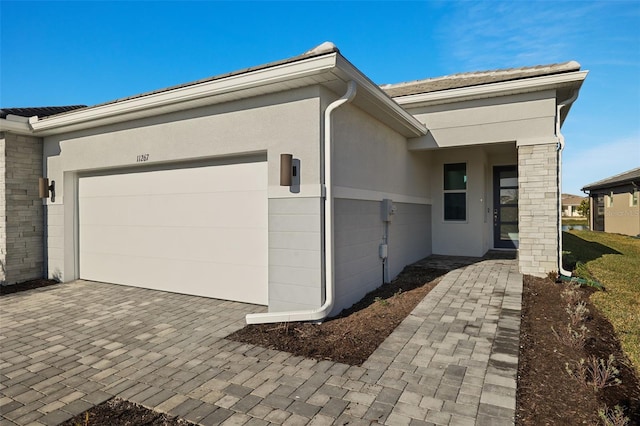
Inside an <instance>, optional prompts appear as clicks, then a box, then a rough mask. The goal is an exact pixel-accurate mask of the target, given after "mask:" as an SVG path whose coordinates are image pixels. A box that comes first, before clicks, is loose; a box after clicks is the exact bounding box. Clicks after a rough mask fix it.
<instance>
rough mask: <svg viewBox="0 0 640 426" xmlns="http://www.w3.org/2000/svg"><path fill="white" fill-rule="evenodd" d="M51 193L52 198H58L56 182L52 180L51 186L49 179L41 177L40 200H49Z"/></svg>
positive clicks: (39, 186) (39, 184) (39, 181)
mask: <svg viewBox="0 0 640 426" xmlns="http://www.w3.org/2000/svg"><path fill="white" fill-rule="evenodd" d="M49 192H51V196H52V197H55V196H56V181H55V180H52V181H51V185H49V179H47V178H45V177H41V178H39V179H38V193H39V195H40V198H49Z"/></svg>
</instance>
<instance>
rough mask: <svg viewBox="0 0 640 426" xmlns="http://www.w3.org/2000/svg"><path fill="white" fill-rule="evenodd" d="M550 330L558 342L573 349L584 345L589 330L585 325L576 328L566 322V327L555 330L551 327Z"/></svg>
mask: <svg viewBox="0 0 640 426" xmlns="http://www.w3.org/2000/svg"><path fill="white" fill-rule="evenodd" d="M551 331H552V332H553V335H554V336H556V339H558V341H559V342H560V343H562V344H563V345H565V346H569V347H570V348H574V349H582V348H584V345H585V343H586V342H587V333H588V332H589V330H588V329H587V327H585V326H584V325H582V326H580V327H579V328H578V329H577V330H576V329H574V328H573V327H572V325H571V323H569V324H567V327H566V328H561V329H559V330H557V331H556V329H555V328H553V327H551Z"/></svg>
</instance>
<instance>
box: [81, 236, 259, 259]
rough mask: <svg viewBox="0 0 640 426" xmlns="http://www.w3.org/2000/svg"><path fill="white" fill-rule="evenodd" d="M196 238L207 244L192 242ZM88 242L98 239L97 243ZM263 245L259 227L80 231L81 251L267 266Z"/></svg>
mask: <svg viewBox="0 0 640 426" xmlns="http://www.w3.org/2000/svg"><path fill="white" fill-rule="evenodd" d="M198 240H204V241H207V242H209V243H208V244H203V245H196V244H194V241H198ZM92 241H100V245H99V246H98V245H94V244H92V243H91V242H92ZM123 241H127V244H123ZM265 244H266V241H264V233H263V232H262V230H259V229H228V228H167V227H157V226H146V227H137V226H130V227H123V226H83V227H82V228H81V232H80V246H81V247H84V249H83V250H82V253H83V254H86V253H92V254H96V255H99V254H109V253H117V254H119V255H123V256H139V257H152V258H155V259H158V260H171V259H184V260H189V259H193V260H197V261H206V262H211V263H229V264H234V263H235V264H243V265H259V266H264V267H266V266H267V254H266V252H265V250H263V246H264V245H265ZM159 247H162V248H163V249H162V250H159V249H158V248H159Z"/></svg>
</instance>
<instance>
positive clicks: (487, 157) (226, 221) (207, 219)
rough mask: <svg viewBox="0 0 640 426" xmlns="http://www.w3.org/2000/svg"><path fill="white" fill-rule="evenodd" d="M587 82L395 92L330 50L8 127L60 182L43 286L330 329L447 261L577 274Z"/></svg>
mask: <svg viewBox="0 0 640 426" xmlns="http://www.w3.org/2000/svg"><path fill="white" fill-rule="evenodd" d="M586 75H587V72H586V71H581V70H580V66H579V64H578V63H576V62H567V63H563V64H554V65H547V66H536V67H528V68H517V69H508V70H497V71H488V72H477V73H467V74H458V75H452V76H447V77H441V78H435V79H428V80H421V81H415V82H408V83H400V84H392V85H384V86H378V85H377V84H375V83H373V82H372V81H371V80H370V79H369V78H368V77H367V76H366V75H365V74H363V73H362V72H361V71H360V70H358V69H357V68H356V67H355V66H354V65H352V64H351V63H350V62H349V61H348V60H347V59H346V58H345V57H344V56H343V55H342V54H341V53H340V52H339V51H338V49H337V48H336V47H335V46H333V45H332V44H331V43H325V44H323V45H321V46H319V47H317V48H315V49H313V50H311V51H309V52H306V53H305V54H303V55H300V56H297V57H293V58H289V59H286V60H283V61H279V62H274V63H270V64H267V65H263V66H258V67H254V68H250V69H246V70H241V71H237V72H233V73H230V74H225V75H222V76H216V77H212V78H208V79H204V80H200V81H196V82H193V83H188V84H184V85H181V86H178V87H171V88H167V89H162V90H158V91H155V92H151V93H145V94H142V95H137V96H132V97H130V98H126V99H118V100H116V101H113V102H109V103H106V104H102V105H96V106H91V107H87V108H81V109H76V110H73V111H69V112H65V113H62V114H57V115H53V116H49V117H31V118H29V119H28V120H25V119H23V118H16V117H12V116H7V117H6V118H4V119H2V120H1V121H0V131H2V135H3V139H2V140H3V141H6V140H9V139H12V138H14V139H16V140H19V141H20V142H19V144H32V145H34V146H41V147H42V151H41V154H40V155H38V154H37V152H36V151H38V150H35V151H34V153H32V154H31V155H32V156H33V157H34V162H33V164H32V165H31V167H33V173H30V174H29V176H28V177H27V176H26V175H25V176H24V179H25V180H26V181H28V185H33V187H34V188H35V187H36V185H37V184H38V182H37V180H36V179H35V176H36V175H39V174H41V175H42V177H45V178H47V179H48V180H49V183H50V184H53V185H54V187H52V188H51V189H53V191H49V190H48V191H46V192H49V193H50V194H49V195H50V196H49V198H46V199H45V200H44V204H43V214H44V218H43V219H42V220H41V222H42V221H44V223H45V225H44V231H45V232H44V237H43V239H42V249H41V250H40V251H39V253H44V259H43V264H42V265H40V264H34V270H33V275H34V276H37V275H40V274H42V273H43V271H42V270H41V269H38V268H44V274H45V275H46V276H49V277H56V278H59V279H61V280H63V281H71V280H75V279H85V280H90V281H103V282H109V283H117V284H123V285H131V286H141V287H148V288H154V289H159V290H166V291H175V292H181V293H187V294H195V295H201V296H207V297H215V298H222V299H230V300H239V301H243V302H249V303H255V304H261V305H267V306H268V308H269V314H266V315H262V314H261V315H254V316H249V317H248V321H249V322H264V321H286V320H309V319H321V318H323V317H325V316H327V315H329V314H335V313H337V312H339V311H340V310H341V309H343V308H345V307H348V306H350V305H351V304H353V303H354V302H355V301H357V300H359V299H360V298H361V297H362V296H363V295H364V294H365V293H367V292H368V291H370V290H372V289H374V288H376V287H378V286H379V285H381V284H382V283H383V282H387V281H389V280H391V279H392V278H393V277H395V276H396V275H397V274H398V273H399V272H400V271H401V270H402V268H403V267H404V266H405V265H407V264H410V263H412V262H415V261H417V260H419V259H421V258H423V257H425V256H428V255H430V254H443V255H465V256H482V255H483V254H485V253H486V252H487V251H488V250H490V249H504V250H518V262H519V266H520V270H521V271H522V272H523V273H525V274H533V275H538V276H542V275H546V274H547V272H549V271H557V270H559V269H560V267H561V266H560V265H559V263H558V262H559V261H558V259H559V256H558V253H559V252H560V250H561V248H560V243H559V235H560V196H559V194H560V193H561V192H560V188H559V173H560V170H559V169H560V164H561V152H562V147H563V145H564V138H563V136H562V134H561V132H560V128H561V125H562V123H563V122H564V120H565V119H566V117H567V114H568V112H569V109H570V108H571V104H572V103H573V102H574V101H575V99H576V97H577V95H578V92H579V90H580V87H581V85H582V82H583V81H584V79H585V77H586ZM3 143H5V142H3ZM283 154H285V155H283ZM5 159H6V160H5V161H6V162H7V163H6V164H5V165H3V167H4V168H3V169H2V172H3V173H4V174H6V173H7V171H6V170H8V163H10V162H11V161H12V160H11V159H9V158H8V157H7V155H5ZM40 163H41V164H40ZM25 196H26V197H27V198H29V200H30V202H32V203H33V205H37V204H40V203H41V202H40V201H39V199H37V198H35V197H34V194H33V193H32V192H29V193H28V194H26V195H25ZM3 198H6V199H8V198H10V194H8V193H5V195H4V197H3ZM3 214H4V216H3V217H4V218H5V222H6V225H4V226H5V228H3V231H2V232H3V243H2V244H3V246H2V250H3V251H2V253H3V254H2V256H4V257H3V258H2V261H3V262H5V265H7V266H8V263H6V259H5V258H6V257H7V254H8V253H10V252H11V250H12V245H11V244H13V242H12V241H10V240H9V239H7V238H4V235H12V233H15V232H24V231H23V230H22V229H21V228H20V227H27V224H22V225H13V224H12V225H9V222H8V221H7V218H9V217H10V216H11V215H12V214H14V213H12V211H11V210H10V209H7V208H5V210H3ZM35 222H36V221H35V220H34V223H33V225H30V226H32V227H34V229H35V231H34V232H36V233H38V232H39V231H38V229H40V228H38V227H39V226H40V224H39V223H38V224H36V223H35ZM16 227H18V228H19V229H18V230H17V231H16V229H15V228H16ZM35 251H37V250H36V249H35V248H34V252H35ZM30 255H31V253H27V254H26V255H25V256H26V257H27V258H28V257H29V256H30ZM39 255H40V254H38V256H39ZM3 273H4V276H3V278H2V280H3V281H5V282H7V283H10V282H14V281H15V277H16V275H12V274H13V272H12V271H11V270H5V271H4V272H3ZM11 277H14V278H11ZM21 277H22V278H24V277H26V275H21Z"/></svg>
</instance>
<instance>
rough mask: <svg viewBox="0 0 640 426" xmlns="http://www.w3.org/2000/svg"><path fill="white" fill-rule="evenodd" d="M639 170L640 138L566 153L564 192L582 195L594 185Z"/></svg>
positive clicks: (616, 141)
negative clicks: (583, 189) (585, 188)
mask: <svg viewBox="0 0 640 426" xmlns="http://www.w3.org/2000/svg"><path fill="white" fill-rule="evenodd" d="M636 167H640V135H637V136H632V137H627V138H622V139H618V140H615V141H613V142H605V143H603V144H601V145H598V146H594V147H589V148H586V149H582V150H580V148H579V147H577V146H574V147H572V148H571V150H569V148H567V150H565V152H564V155H563V159H562V192H564V193H570V194H576V195H578V194H581V192H580V189H581V188H582V187H583V186H585V185H588V184H590V183H593V182H597V181H599V180H601V179H605V178H608V177H610V176H614V175H617V174H619V173H622V172H626V171H627V170H631V169H634V168H636Z"/></svg>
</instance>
